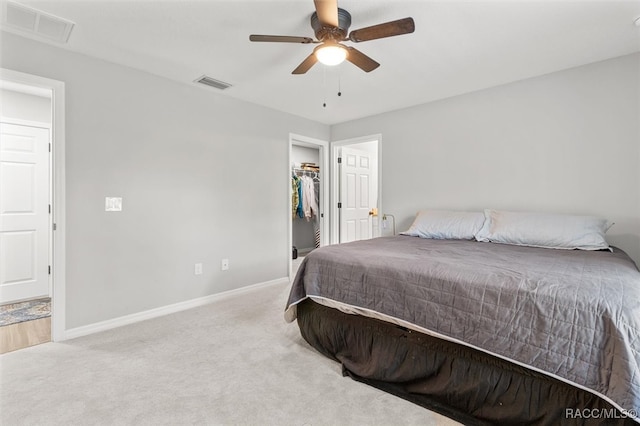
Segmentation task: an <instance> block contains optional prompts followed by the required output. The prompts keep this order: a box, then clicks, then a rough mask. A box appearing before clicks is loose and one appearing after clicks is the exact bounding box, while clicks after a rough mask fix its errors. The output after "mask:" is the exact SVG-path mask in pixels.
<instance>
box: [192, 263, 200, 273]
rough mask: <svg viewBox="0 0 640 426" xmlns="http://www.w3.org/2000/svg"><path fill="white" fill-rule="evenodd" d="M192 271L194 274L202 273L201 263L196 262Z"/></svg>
mask: <svg viewBox="0 0 640 426" xmlns="http://www.w3.org/2000/svg"><path fill="white" fill-rule="evenodd" d="M193 273H194V274H195V275H202V263H196V264H195V266H194V268H193Z"/></svg>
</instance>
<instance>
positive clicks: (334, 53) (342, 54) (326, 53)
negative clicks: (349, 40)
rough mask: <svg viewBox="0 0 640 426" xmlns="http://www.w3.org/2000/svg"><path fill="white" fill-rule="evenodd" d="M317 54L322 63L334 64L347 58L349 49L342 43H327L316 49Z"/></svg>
mask: <svg viewBox="0 0 640 426" xmlns="http://www.w3.org/2000/svg"><path fill="white" fill-rule="evenodd" d="M315 55H316V58H318V61H320V62H321V63H323V64H325V65H329V66H334V65H338V64H341V63H342V62H344V60H345V59H347V49H346V48H345V47H344V46H342V45H340V44H325V45H322V46H319V47H318V48H317V49H316V51H315Z"/></svg>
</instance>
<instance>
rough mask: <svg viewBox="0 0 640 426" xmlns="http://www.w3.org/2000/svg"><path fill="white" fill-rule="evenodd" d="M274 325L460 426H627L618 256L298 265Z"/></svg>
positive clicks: (560, 254)
mask: <svg viewBox="0 0 640 426" xmlns="http://www.w3.org/2000/svg"><path fill="white" fill-rule="evenodd" d="M285 319H286V320H287V321H289V322H293V321H295V320H296V319H297V322H298V325H299V327H300V331H301V334H302V336H303V337H304V338H305V340H306V341H307V342H309V344H311V345H312V346H313V347H314V348H316V349H317V350H318V351H319V352H321V353H322V354H324V355H326V356H328V357H330V358H332V359H335V360H336V361H338V362H340V363H341V364H342V368H343V373H344V374H345V375H348V376H351V377H352V378H354V379H356V380H359V381H362V382H365V383H368V384H370V385H373V386H376V387H378V388H381V389H383V390H385V391H388V392H391V393H394V394H396V395H398V396H400V397H403V398H406V399H408V400H411V401H413V402H415V403H418V404H421V405H423V406H425V407H428V408H430V409H432V410H435V411H438V412H440V413H442V414H444V415H447V416H449V417H451V418H453V419H456V420H458V421H461V422H463V423H465V424H550V425H551V424H636V421H637V420H636V413H637V410H638V409H640V354H639V351H640V271H638V268H637V267H636V265H635V263H634V262H633V261H632V260H631V259H630V258H629V257H628V256H627V255H626V253H624V252H623V251H622V250H619V249H617V248H611V250H588V251H587V250H553V249H548V248H536V247H523V246H515V245H508V244H497V243H487V242H478V241H469V240H437V239H428V238H416V237H411V236H403V235H400V236H393V237H382V238H376V239H372V240H365V241H358V242H353V243H347V244H340V245H333V246H326V247H322V248H319V249H316V250H314V251H313V252H311V253H310V254H309V255H308V256H307V257H305V259H304V261H303V262H302V264H301V266H300V269H299V270H298V273H297V275H296V277H295V279H294V282H293V284H292V288H291V292H290V296H289V299H288V302H287V305H286V309H285Z"/></svg>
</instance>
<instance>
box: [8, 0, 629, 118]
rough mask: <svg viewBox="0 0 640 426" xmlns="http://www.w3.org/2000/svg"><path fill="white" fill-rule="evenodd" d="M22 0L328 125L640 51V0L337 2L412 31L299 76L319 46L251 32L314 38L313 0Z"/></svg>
mask: <svg viewBox="0 0 640 426" xmlns="http://www.w3.org/2000/svg"><path fill="white" fill-rule="evenodd" d="M2 2H4V3H6V0H2ZM20 3H21V4H24V5H28V6H31V7H34V8H36V9H39V10H41V11H44V12H48V13H51V14H53V15H57V16H59V17H61V18H65V19H68V20H71V21H73V22H75V24H76V25H75V27H74V29H73V32H72V33H71V37H70V39H69V42H68V44H66V45H61V46H62V47H64V48H66V49H70V50H73V51H76V52H80V53H84V54H87V55H90V56H94V57H98V58H102V59H106V60H108V61H112V62H116V63H120V64H123V65H127V66H130V67H133V68H137V69H140V70H144V71H147V72H150V73H153V74H157V75H160V76H164V77H166V78H169V79H172V80H176V81H180V82H183V83H185V84H195V83H192V82H193V80H194V79H196V78H198V77H200V76H201V75H203V74H206V75H208V76H210V77H213V78H215V79H218V80H222V81H225V82H227V83H230V84H232V85H233V87H231V88H229V89H227V90H225V91H218V90H216V89H211V88H206V87H203V88H202V90H209V91H212V92H215V93H216V94H220V95H222V96H230V97H234V98H238V99H242V100H245V101H249V102H254V103H257V104H260V105H264V106H267V107H270V108H275V109H277V110H281V111H286V112H289V113H291V114H296V115H299V116H303V117H306V118H309V119H312V120H315V121H318V122H322V123H326V124H335V123H339V122H343V121H348V120H352V119H356V118H359V117H365V116H369V115H373V114H377V113H381V112H385V111H390V110H395V109H400V108H404V107H408V106H412V105H417V104H421V103H425V102H429V101H433V100H437V99H442V98H446V97H450V96H455V95H458V94H462V93H466V92H470V91H475V90H479V89H483V88H487V87H491V86H496V85H500V84H504V83H507V82H512V81H517V80H521V79H525V78H529V77H533V76H537V75H542V74H546V73H550V72H553V71H557V70H561V69H566V68H571V67H575V66H579V65H583V64H587V63H591V62H596V61H600V60H604V59H608V58H612V57H616V56H621V55H626V54H629V53H632V52H638V51H640V27H639V26H636V25H634V20H635V19H636V18H638V17H640V0H632V1H629V0H628V1H614V0H604V1H594V0H582V1H578V0H538V1H524V0H502V1H481V0H476V1H473V0H470V1H465V2H463V1H454V0H443V1H428V0H424V1H418V0H413V1H405V0H384V1H381V0H366V1H365V0H339V1H338V3H339V6H340V7H341V8H343V9H346V10H348V11H349V12H350V13H351V15H352V25H351V29H352V30H353V29H357V28H362V27H366V26H370V25H374V24H378V23H382V22H387V21H391V20H395V19H400V18H404V17H407V16H411V17H413V19H414V20H415V25H416V31H415V32H414V33H413V34H408V35H402V36H397V37H391V38H387V39H381V40H374V41H368V42H364V43H357V44H355V43H349V42H348V43H347V44H350V45H352V46H354V47H357V48H358V49H359V50H361V51H362V52H363V53H365V54H367V55H368V56H370V57H372V58H373V59H375V60H376V61H378V62H379V63H380V64H381V66H380V67H379V68H378V69H376V70H374V71H373V72H371V73H365V72H363V71H361V70H360V69H358V68H356V67H355V66H354V65H352V64H350V63H348V62H345V63H343V64H342V65H339V66H337V67H332V68H329V67H325V66H323V65H321V64H317V65H315V66H314V67H313V68H312V69H311V70H310V71H309V72H308V73H307V74H304V75H292V74H291V71H292V70H293V69H294V68H295V67H296V66H297V65H298V64H299V63H300V62H301V61H302V60H303V59H304V58H305V57H306V56H307V55H308V54H310V53H311V51H312V50H313V47H314V45H303V44H289V43H251V42H249V34H272V35H294V36H308V37H313V30H312V29H311V26H310V24H309V17H310V15H311V13H312V12H313V11H314V7H313V1H312V0H288V1H284V0H283V1H274V0H234V1H228V0H227V1H222V0H164V1H151V0H55V1H53V0H49V1H31V0H24V1H20ZM3 9H4V8H3ZM339 86H340V89H341V91H342V96H340V97H338V96H337V92H338V87H339ZM325 101H326V104H327V106H326V108H323V106H322V104H323V102H325Z"/></svg>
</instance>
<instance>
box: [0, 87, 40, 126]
mask: <svg viewBox="0 0 640 426" xmlns="http://www.w3.org/2000/svg"><path fill="white" fill-rule="evenodd" d="M0 116H2V117H4V118H17V119H20V120H28V121H38V122H40V123H47V124H51V99H50V98H45V97H42V96H35V95H29V94H26V93H21V92H16V91H14V90H8V89H1V90H0Z"/></svg>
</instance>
